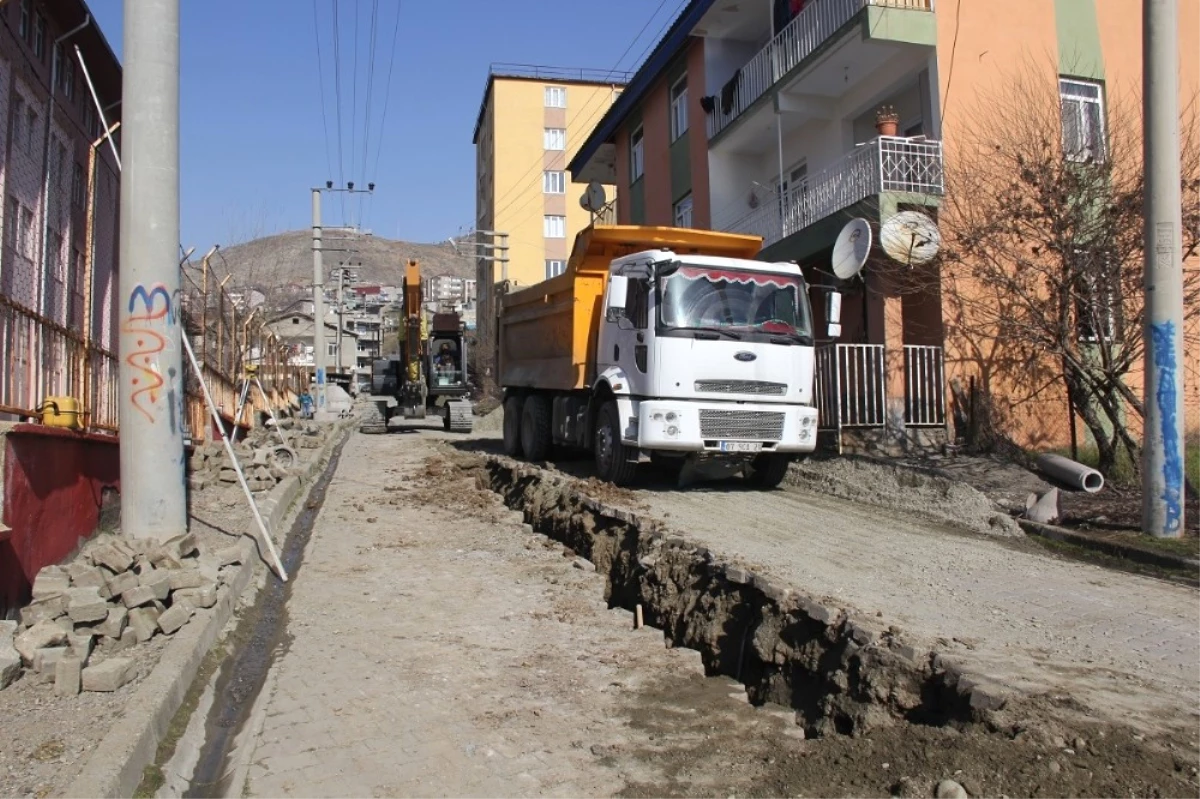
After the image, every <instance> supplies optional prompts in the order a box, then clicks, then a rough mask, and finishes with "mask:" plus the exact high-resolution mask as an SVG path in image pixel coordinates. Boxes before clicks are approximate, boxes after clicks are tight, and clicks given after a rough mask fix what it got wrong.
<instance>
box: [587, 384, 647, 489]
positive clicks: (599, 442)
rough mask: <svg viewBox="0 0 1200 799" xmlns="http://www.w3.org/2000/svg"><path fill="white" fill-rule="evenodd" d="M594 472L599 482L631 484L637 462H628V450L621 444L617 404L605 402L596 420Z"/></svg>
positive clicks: (621, 484) (619, 484)
mask: <svg viewBox="0 0 1200 799" xmlns="http://www.w3.org/2000/svg"><path fill="white" fill-rule="evenodd" d="M595 448H596V472H597V474H598V476H599V477H600V479H601V480H607V481H608V482H610V483H612V484H613V485H618V486H626V485H629V484H630V483H632V482H633V477H634V475H635V474H636V473H637V462H636V461H633V462H630V461H629V448H628V447H626V446H625V445H624V444H623V443H621V420H620V414H619V412H618V411H617V403H615V402H606V403H604V405H603V406H601V408H600V413H599V415H598V416H597V418H596V437H595Z"/></svg>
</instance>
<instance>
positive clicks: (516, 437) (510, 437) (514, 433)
mask: <svg viewBox="0 0 1200 799" xmlns="http://www.w3.org/2000/svg"><path fill="white" fill-rule="evenodd" d="M523 404H524V403H523V402H521V398H520V397H518V396H515V395H514V396H511V397H509V398H508V399H506V400H504V454H505V455H507V456H508V457H510V458H519V457H521V452H522V450H521V411H522V407H521V406H522V405H523Z"/></svg>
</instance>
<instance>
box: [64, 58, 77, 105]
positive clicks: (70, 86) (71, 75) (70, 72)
mask: <svg viewBox="0 0 1200 799" xmlns="http://www.w3.org/2000/svg"><path fill="white" fill-rule="evenodd" d="M62 93H63V96H64V97H66V98H67V99H68V100H74V99H75V62H74V61H73V60H71V59H70V58H68V59H67V60H66V63H65V64H64V65H63V71H62Z"/></svg>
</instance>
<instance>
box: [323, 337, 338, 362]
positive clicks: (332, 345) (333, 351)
mask: <svg viewBox="0 0 1200 799" xmlns="http://www.w3.org/2000/svg"><path fill="white" fill-rule="evenodd" d="M325 350H326V351H327V352H328V353H329V357H331V358H332V357H334V356H336V355H337V342H335V341H331V342H329V343H328V344H327V345H325Z"/></svg>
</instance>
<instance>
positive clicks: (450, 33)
mask: <svg viewBox="0 0 1200 799" xmlns="http://www.w3.org/2000/svg"><path fill="white" fill-rule="evenodd" d="M129 1H130V2H136V0H129ZM89 2H90V5H91V8H92V11H93V13H94V14H95V16H96V19H97V21H98V22H99V24H100V27H101V29H102V30H103V31H104V33H105V35H106V36H107V37H108V40H109V42H110V43H111V44H112V46H113V48H114V49H115V50H116V52H117V55H118V56H120V55H121V39H122V13H123V11H122V2H121V0H89ZM334 2H335V0H315V4H316V9H317V14H318V15H319V18H320V19H321V23H322V24H321V63H322V65H323V67H324V69H323V72H324V80H325V111H326V114H327V117H328V124H329V136H330V139H331V144H332V148H331V150H332V152H331V153H330V159H328V160H332V162H333V170H334V172H335V174H333V175H329V174H328V173H329V169H328V167H327V165H326V164H327V157H326V148H325V141H326V140H325V134H324V132H323V129H322V121H321V100H320V97H321V95H320V91H319V88H318V75H319V72H318V66H317V50H316V38H315V36H314V29H315V27H316V25H315V22H314V3H313V0H182V7H183V10H182V14H183V17H182V41H181V58H182V76H181V92H182V96H181V116H182V132H181V141H180V148H181V162H182V163H181V168H182V191H181V206H182V209H181V210H182V219H181V226H182V230H181V237H182V238H183V243H184V244H185V246H187V245H196V247H197V249H200V250H203V249H205V248H206V247H207V246H208V245H210V244H212V243H215V242H221V243H223V244H229V243H230V242H231V241H233V240H236V239H239V238H247V237H252V236H253V235H255V234H258V233H260V232H263V233H271V232H277V231H281V230H295V229H301V228H307V227H308V226H309V224H310V221H309V219H310V216H309V206H310V194H309V189H310V188H311V187H312V186H314V185H318V184H322V183H324V181H325V180H326V178H330V179H332V180H334V181H335V182H336V181H337V180H338V176H337V174H336V172H337V170H338V157H337V142H336V133H337V132H336V113H335V100H334V90H333V84H334V65H333V41H332V38H333V37H332V19H333V5H334ZM401 3H402V4H401ZM337 4H338V8H339V10H340V25H339V28H340V33H341V45H340V48H339V49H340V55H341V62H340V63H341V78H342V124H343V133H342V140H343V148H344V149H343V158H342V161H343V164H344V171H345V173H346V175H345V176H346V179H347V180H351V179H353V180H354V181H355V182H356V185H357V186H362V185H364V184H365V183H366V182H367V181H368V180H373V181H374V182H375V183H376V192H375V197H374V198H373V199H372V200H371V201H370V203H369V205H365V206H364V209H363V221H364V224H365V225H366V226H367V227H370V228H371V229H373V230H374V231H375V233H376V234H377V235H380V236H386V237H388V238H397V237H398V238H403V239H407V240H410V241H440V240H442V239H445V238H446V237H447V236H449V235H451V234H454V233H456V232H458V230H459V229H460V228H463V227H466V226H469V225H470V224H471V222H472V220H473V218H474V214H475V205H474V203H475V200H474V196H475V191H474V182H475V153H474V148H473V147H472V145H471V133H472V128H473V126H474V122H475V117H476V114H477V113H478V111H479V103H480V100H481V98H482V94H483V88H484V83H485V80H486V76H487V70H488V66H489V64H490V63H492V62H520V63H526V64H544V65H553V66H565V67H588V68H598V69H603V70H609V69H612V68H614V67H618V68H620V69H624V70H632V69H633V68H634V67H635V66H636V62H638V61H640V60H641V58H642V57H644V55H645V54H646V51H647V48H648V47H650V46H652V44H653V41H654V40H655V39H656V38H657V36H658V35H661V33H663V32H664V29H665V26H666V25H668V24H669V23H670V21H671V19H672V18H673V17H674V16H675V14H676V13H677V12H678V11H679V10H680V9H681V8H682V6H683V5H684V2H683V0H663V1H662V4H661V5H660V2H659V0H605V2H603V3H585V2H580V1H579V0H378V5H379V22H378V27H377V31H378V33H377V40H376V67H375V76H374V85H373V92H372V100H371V116H372V120H371V125H370V139H371V140H370V142H369V146H370V153H369V154H368V156H367V159H366V160H367V164H368V165H367V168H366V169H365V170H364V169H363V167H362V161H363V144H364V142H363V133H362V131H363V127H364V122H363V120H364V114H365V111H366V95H367V92H366V86H367V82H368V73H367V60H368V58H367V56H368V51H369V47H370V38H369V29H370V19H371V13H372V7H373V0H337ZM356 9H357V13H358V39H357V41H358V80H357V90H355V89H354V86H355V83H354V82H353V81H352V79H351V75H352V73H353V72H354V70H353V55H354V42H355V39H354V16H355V11H356ZM397 9H399V13H400V15H399V26H400V27H399V36H398V42H397V45H396V56H395V66H394V72H393V75H392V83H391V92H390V99H389V100H388V101H387V106H388V108H387V122H386V130H384V131H383V136H382V141H383V147H382V151H381V153H380V155H379V161H378V169H373V168H372V167H373V166H374V164H375V160H376V155H375V153H376V146H377V144H378V142H379V141H380V124H381V114H382V111H383V106H384V88H385V84H386V82H387V71H388V59H389V56H390V55H391V52H392V47H391V39H392V31H393V27H394V24H395V22H394V21H395V20H396V13H397ZM656 10H657V14H655V15H654V16H653V22H652V24H650V26H649V28H648V29H647V30H646V31H645V32H644V33H643V34H642V36H641V39H640V40H639V41H638V43H637V45H636V46H634V47H633V48H632V50H631V51H630V52H629V54H628V55H626V56H625V57H624V58H623V59H622V60H621V61H620V63H618V59H619V58H621V56H622V53H624V52H625V51H626V49H627V48H628V47H629V44H630V41H631V40H632V39H633V38H634V37H635V36H637V35H638V33H639V31H642V29H643V26H645V25H646V24H647V21H648V20H650V19H651V15H652V13H653V12H655V11H656ZM355 92H357V95H358V96H357V105H356V107H355V110H356V112H357V113H356V114H355V115H354V116H355V118H356V119H357V122H356V123H354V124H353V125H352V121H351V112H350V106H351V98H352V95H353V94H354V93H355ZM352 128H353V129H354V133H355V136H354V137H353V139H352V136H351V132H352ZM352 140H353V144H351V141H352ZM352 164H353V168H351V165H352ZM364 173H373V174H364ZM325 208H326V214H325V217H326V218H325V222H326V224H338V223H340V222H341V221H342V210H341V205H340V203H339V202H328V201H327V202H326V204H325ZM352 214H353V216H355V217H357V216H358V206H357V203H352V204H349V205H347V207H346V216H347V217H349V216H351V215H352ZM347 221H351V220H347Z"/></svg>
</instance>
